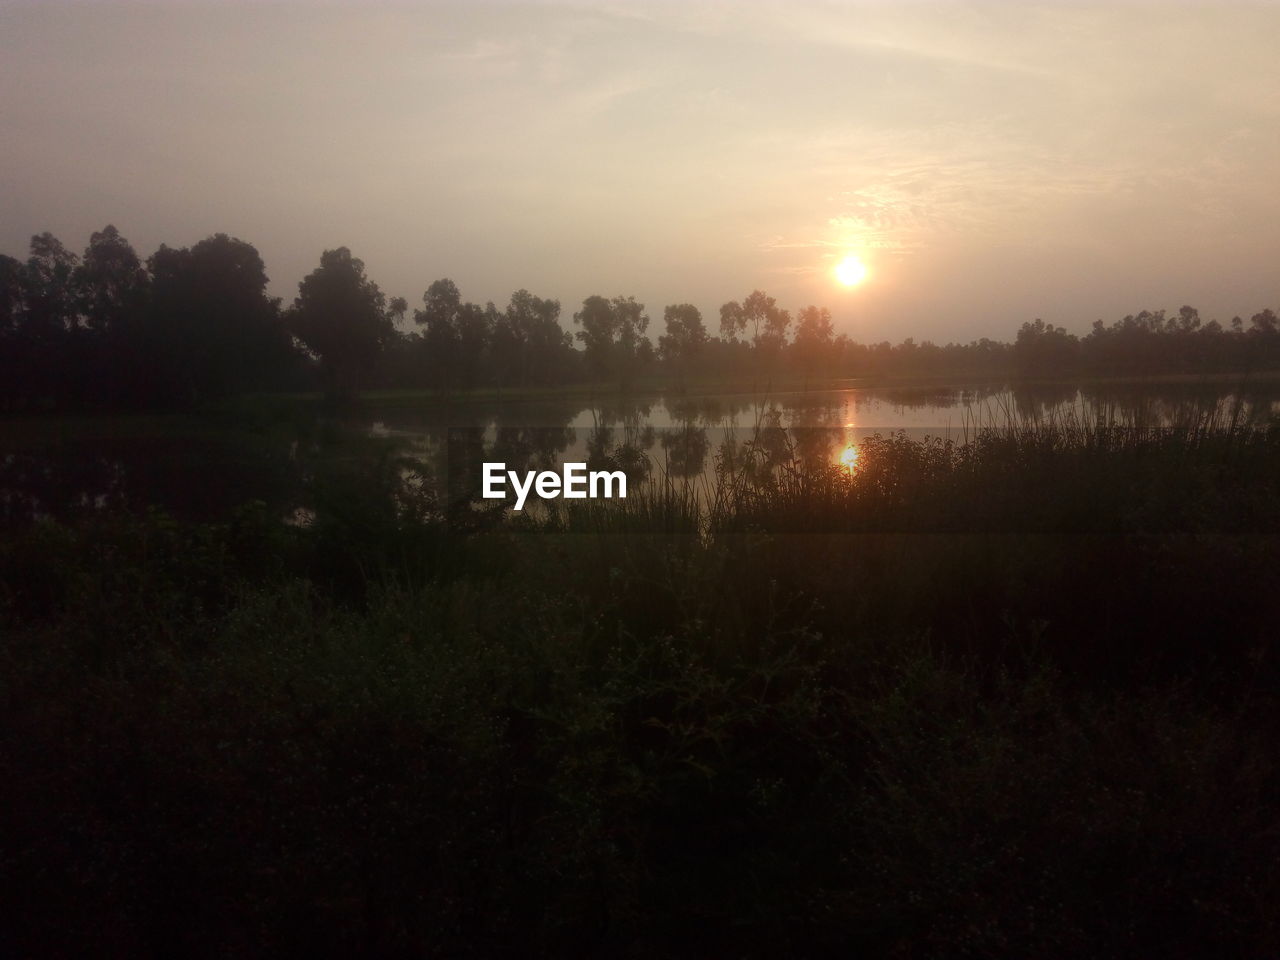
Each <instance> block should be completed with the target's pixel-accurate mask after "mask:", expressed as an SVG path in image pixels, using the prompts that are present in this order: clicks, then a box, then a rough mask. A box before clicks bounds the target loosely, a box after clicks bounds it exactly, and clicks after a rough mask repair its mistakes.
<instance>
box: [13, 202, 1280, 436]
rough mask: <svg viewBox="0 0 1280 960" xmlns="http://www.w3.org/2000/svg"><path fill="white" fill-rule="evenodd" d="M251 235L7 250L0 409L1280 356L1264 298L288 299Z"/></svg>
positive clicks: (441, 295)
mask: <svg viewBox="0 0 1280 960" xmlns="http://www.w3.org/2000/svg"><path fill="white" fill-rule="evenodd" d="M266 291H267V275H266V270H265V267H264V265H263V263H262V260H261V258H260V257H259V255H258V253H257V251H256V250H255V249H254V248H253V246H252V245H250V244H248V243H246V242H244V241H242V240H238V239H235V238H231V237H228V236H227V235H226V234H217V235H215V236H212V237H210V238H208V239H207V240H203V241H201V242H200V243H197V244H195V245H194V246H193V247H190V248H180V249H175V248H170V247H167V246H161V247H160V249H159V250H157V251H156V252H155V253H154V254H153V255H152V256H151V257H150V258H149V259H148V260H147V261H146V262H145V264H144V263H143V262H142V261H141V260H140V258H139V257H138V255H137V254H136V253H135V252H134V250H133V248H132V247H131V246H130V245H129V243H128V242H127V241H126V240H125V239H124V238H123V237H122V236H121V235H120V233H119V232H118V231H117V230H116V229H115V227H113V226H107V227H106V228H104V229H103V230H102V231H100V232H98V233H95V234H93V235H92V237H91V238H90V241H89V245H88V247H87V249H86V250H85V253H84V256H83V258H82V257H78V256H77V255H76V254H74V253H72V252H70V251H69V250H68V249H67V248H66V247H65V246H63V244H62V243H61V242H60V241H59V240H58V239H57V238H56V237H54V236H52V235H51V234H48V233H43V234H39V235H37V236H35V237H33V238H32V240H31V247H30V251H29V255H28V258H27V260H26V262H21V261H19V260H16V259H14V258H12V257H4V256H0V409H6V410H9V411H16V412H34V411H42V410H45V411H47V410H65V409H85V408H94V407H148V408H155V409H182V408H192V407H198V406H201V405H204V404H206V403H208V402H209V401H212V400H219V399H223V398H226V397H229V396H234V395H236V394H241V393H246V392H255V391H288V390H315V389H321V390H323V391H325V392H327V393H331V394H345V393H350V392H352V391H354V390H360V389H374V388H407V389H427V390H432V391H436V392H439V393H452V392H454V391H459V390H463V391H466V390H475V389H478V388H499V389H504V388H517V389H520V388H527V387H547V386H554V385H561V384H575V383H591V382H595V383H605V384H616V385H617V387H618V388H619V389H622V390H627V389H630V388H632V387H635V386H636V385H637V384H638V383H639V382H640V380H641V378H647V379H648V381H649V382H653V381H655V380H656V381H657V382H663V381H669V382H674V383H676V384H679V385H682V386H683V385H686V384H687V383H688V382H689V381H690V380H691V379H693V378H695V377H696V378H709V379H716V378H719V379H734V378H741V379H747V380H751V381H753V382H755V383H757V384H758V385H761V386H763V385H764V384H765V383H768V382H771V381H773V380H775V379H778V378H786V377H794V378H796V379H798V380H803V381H805V382H806V383H807V382H810V381H814V380H817V379H821V378H849V377H860V378H918V377H938V378H943V377H946V378H954V377H975V378H976V377H987V378H990V377H1000V378H1007V377H1034V378H1042V379H1043V378H1066V379H1074V378H1079V377H1082V376H1106V377H1113V376H1131V375H1143V376H1147V375H1154V374H1178V373H1191V374H1204V373H1233V374H1248V373H1253V372H1258V371H1272V370H1276V369H1280V322H1278V321H1277V319H1276V315H1275V313H1274V312H1273V311H1271V310H1269V309H1268V310H1263V311H1261V312H1260V313H1257V314H1254V315H1253V317H1252V318H1251V319H1250V321H1249V322H1248V324H1246V323H1245V322H1244V321H1243V320H1241V319H1240V318H1239V317H1236V318H1233V319H1232V320H1231V321H1230V323H1228V324H1226V325H1223V324H1221V323H1219V322H1218V321H1213V320H1211V321H1209V322H1207V323H1206V322H1202V321H1201V318H1200V316H1199V313H1198V312H1197V311H1196V310H1195V309H1194V308H1192V307H1189V306H1184V307H1182V308H1181V309H1180V310H1179V311H1178V314H1177V315H1176V316H1174V317H1166V316H1165V313H1164V311H1163V310H1156V311H1142V312H1140V313H1138V314H1136V315H1131V316H1127V317H1125V318H1124V319H1122V320H1120V321H1119V322H1117V323H1115V324H1112V325H1111V326H1107V325H1106V324H1104V323H1103V322H1102V321H1101V320H1099V321H1097V322H1095V323H1094V325H1093V328H1092V330H1091V332H1090V333H1088V334H1087V335H1085V336H1083V337H1081V336H1078V335H1076V334H1072V333H1069V332H1068V331H1067V330H1066V329H1065V328H1064V327H1061V326H1055V325H1053V324H1050V323H1045V322H1044V321H1043V320H1039V319H1037V320H1036V321H1034V322H1029V323H1024V324H1023V325H1022V327H1021V328H1020V329H1019V330H1018V331H1017V336H1016V338H1015V341H1014V342H1013V343H1012V344H1006V343H1000V342H997V341H993V340H989V339H982V340H977V341H974V342H971V343H967V344H962V343H948V344H944V345H939V344H935V343H932V342H929V341H924V342H920V343H917V342H916V341H915V340H914V339H913V338H910V337H909V338H907V339H906V340H904V341H903V342H902V343H900V344H896V345H894V344H890V343H888V342H882V343H877V344H863V343H857V342H854V341H852V340H850V339H849V338H848V336H846V335H844V334H840V335H836V334H835V332H834V328H833V323H832V319H831V316H830V313H829V311H827V310H826V309H825V308H823V307H820V306H817V305H811V306H807V307H805V308H803V309H802V310H800V311H798V312H797V314H796V315H795V317H794V322H793V317H792V314H791V313H790V312H789V311H788V310H785V309H783V308H782V307H780V306H779V305H778V304H777V302H776V300H775V299H774V298H773V297H770V296H769V295H768V294H767V293H765V292H763V291H760V290H755V291H752V293H751V294H750V295H749V296H747V297H746V298H744V299H743V300H742V301H741V302H739V301H731V302H729V303H725V304H724V305H723V306H721V307H720V311H719V312H720V335H719V336H718V337H710V336H708V335H707V331H706V327H705V325H704V324H703V321H702V315H701V312H700V311H699V310H698V308H697V307H695V306H693V305H691V304H687V303H684V304H671V305H668V306H667V307H665V308H664V311H663V322H664V330H663V332H662V333H661V335H660V336H659V337H658V338H657V344H656V347H655V344H654V342H653V341H652V340H651V339H650V338H649V336H648V335H647V330H648V324H649V317H648V314H647V313H646V312H645V307H644V305H643V304H641V303H638V302H637V301H636V299H635V298H634V297H632V296H616V297H613V298H612V299H609V298H605V297H602V296H598V295H593V296H590V297H587V298H586V299H585V300H584V301H583V304H582V309H581V310H579V311H578V312H576V313H575V314H574V316H573V322H574V324H575V325H577V326H578V327H580V329H579V330H577V336H576V339H577V341H578V342H579V343H580V344H581V347H582V349H581V350H578V349H575V348H574V336H573V335H572V334H571V333H570V332H569V331H567V330H566V329H564V327H563V325H562V322H561V316H560V313H561V310H560V303H559V301H557V300H551V299H544V298H542V297H539V296H536V295H534V294H532V293H530V292H529V291H527V290H519V291H517V292H515V293H514V294H512V296H511V299H510V302H509V303H508V304H507V306H506V307H505V308H504V309H499V308H498V307H496V306H495V305H494V304H493V303H487V304H485V305H484V306H480V305H479V304H476V303H471V302H468V301H465V300H464V299H463V296H462V293H461V291H460V290H459V289H458V287H457V285H456V284H454V283H453V281H451V280H448V279H440V280H436V281H434V282H433V283H431V284H430V285H429V286H428V287H427V290H426V292H425V293H424V294H423V297H422V307H421V308H420V309H417V310H415V311H414V312H413V321H414V326H415V327H416V328H417V329H416V330H413V331H408V332H406V331H403V330H401V329H399V325H400V323H401V321H402V320H403V318H404V317H405V316H406V314H407V313H408V304H407V303H406V302H405V300H404V299H403V298H401V297H390V298H388V297H387V296H386V295H385V294H384V293H383V292H382V290H381V289H380V288H379V287H378V285H377V284H376V283H375V282H374V281H373V280H372V279H370V278H369V277H368V276H366V274H365V270H364V265H363V263H362V262H361V261H360V260H359V259H357V258H355V257H354V256H352V254H351V252H350V251H349V250H348V249H347V248H345V247H340V248H338V249H336V250H329V251H325V252H324V254H323V255H322V257H321V262H320V266H319V267H318V268H317V269H316V270H314V271H313V272H312V273H311V274H310V275H308V276H307V277H306V278H305V279H304V280H303V281H302V282H301V283H300V284H299V289H298V295H297V297H296V298H295V299H294V301H293V304H292V306H291V307H289V308H288V309H287V310H286V309H282V307H281V304H280V302H279V301H278V300H276V299H274V298H271V297H269V296H268V295H267V292H266Z"/></svg>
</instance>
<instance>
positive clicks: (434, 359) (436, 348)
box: [413, 279, 462, 389]
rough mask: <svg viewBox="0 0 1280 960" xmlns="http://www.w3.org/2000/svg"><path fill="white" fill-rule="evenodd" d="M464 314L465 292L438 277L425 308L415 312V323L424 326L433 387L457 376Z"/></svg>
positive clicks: (425, 298)
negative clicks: (461, 322) (461, 324)
mask: <svg viewBox="0 0 1280 960" xmlns="http://www.w3.org/2000/svg"><path fill="white" fill-rule="evenodd" d="M461 314H462V295H461V294H460V293H459V292H458V287H457V285H456V284H455V283H454V282H453V281H452V280H448V279H444V280H436V281H435V282H434V283H432V284H431V286H429V287H427V290H426V292H425V293H424V294H423V295H422V309H421V310H415V311H414V314H413V319H414V322H415V323H417V324H418V325H419V326H420V327H422V328H423V334H422V341H423V350H424V352H425V357H424V362H425V365H426V370H427V381H428V383H429V384H430V385H431V386H433V387H437V388H440V389H444V388H446V387H448V386H449V385H450V383H451V382H452V381H454V380H455V379H456V378H457V377H456V374H457V365H458V359H459V357H458V354H459V349H460V346H461V335H460V331H459V327H460V320H461Z"/></svg>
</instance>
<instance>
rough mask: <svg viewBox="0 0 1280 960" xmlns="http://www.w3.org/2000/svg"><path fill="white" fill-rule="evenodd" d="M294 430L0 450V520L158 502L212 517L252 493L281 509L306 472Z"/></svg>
mask: <svg viewBox="0 0 1280 960" xmlns="http://www.w3.org/2000/svg"><path fill="white" fill-rule="evenodd" d="M295 449H296V448H295V446H294V438H293V437H291V436H284V435H281V436H274V437H266V436H257V435H254V436H226V437H223V436H219V437H156V438H145V439H130V440H121V439H118V438H108V439H96V438H94V439H80V440H77V441H76V442H75V443H71V444H57V445H54V444H48V445H42V446H36V447H31V448H28V449H25V450H21V451H17V452H12V453H7V454H4V455H3V456H0V523H4V524H17V523H29V522H31V521H32V520H35V519H38V518H40V517H45V516H47V517H53V518H57V519H66V520H69V519H74V518H77V517H81V516H84V515H87V514H90V513H93V512H95V511H100V510H112V511H130V512H141V511H143V510H145V509H147V508H148V507H159V508H161V509H163V510H167V511H169V512H171V513H174V514H176V515H178V516H181V517H188V518H192V519H202V520H203V519H213V518H218V517H221V516H225V515H226V514H227V513H228V512H229V511H231V510H232V509H234V508H235V507H238V506H240V505H241V504H243V503H246V502H248V501H250V500H261V501H263V502H265V503H266V504H267V505H268V506H269V507H270V508H271V509H273V510H278V511H280V512H282V513H284V512H287V511H289V510H291V509H292V507H293V506H294V505H296V502H297V497H298V491H299V489H300V487H301V483H302V472H301V469H300V465H299V463H298V461H297V460H296V459H295V457H294V452H295Z"/></svg>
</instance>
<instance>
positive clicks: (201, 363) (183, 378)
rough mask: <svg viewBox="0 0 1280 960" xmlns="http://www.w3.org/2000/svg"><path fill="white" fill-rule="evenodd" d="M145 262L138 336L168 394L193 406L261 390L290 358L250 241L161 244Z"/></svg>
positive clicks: (289, 348)
mask: <svg viewBox="0 0 1280 960" xmlns="http://www.w3.org/2000/svg"><path fill="white" fill-rule="evenodd" d="M147 268H148V270H149V271H150V274H151V287H152V304H151V311H150V317H149V320H148V329H147V332H146V335H145V340H146V346H147V349H149V350H151V351H152V352H153V354H154V362H155V363H156V364H157V365H159V367H160V374H161V377H160V380H161V382H162V383H163V384H165V392H166V393H167V394H168V399H171V400H178V401H180V402H183V403H188V404H197V403H201V402H203V401H205V400H208V399H211V398H216V397H220V396H226V395H228V394H232V393H236V392H238V391H241V390H247V389H257V388H262V387H265V386H268V385H271V384H272V382H273V381H274V380H275V379H276V378H277V377H279V376H280V375H281V374H282V372H283V370H285V369H287V368H289V367H290V366H292V364H293V363H295V362H296V354H295V351H294V349H293V345H292V341H291V339H290V337H289V333H288V331H287V329H286V328H285V326H284V323H283V321H282V319H281V316H280V308H279V301H277V300H273V299H272V298H270V297H268V296H267V282H268V280H267V273H266V267H265V265H264V264H263V262H262V257H261V256H260V255H259V254H258V251H257V249H256V248H254V246H253V244H251V243H247V242H245V241H244V240H240V239H238V238H235V237H229V236H227V235H226V234H225V233H219V234H215V235H214V236H212V237H208V238H206V239H204V240H201V241H200V242H199V243H197V244H196V245H195V246H193V247H190V248H185V247H182V248H173V247H168V246H164V245H161V247H160V249H159V250H157V251H156V252H155V253H154V254H152V256H151V258H150V259H149V260H148V261H147Z"/></svg>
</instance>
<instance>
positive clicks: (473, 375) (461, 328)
mask: <svg viewBox="0 0 1280 960" xmlns="http://www.w3.org/2000/svg"><path fill="white" fill-rule="evenodd" d="M497 314H498V310H497V308H496V307H494V305H493V304H492V303H489V304H486V305H485V306H484V307H481V306H479V305H478V304H475V303H464V304H463V305H462V308H461V310H459V312H458V370H457V373H458V379H459V381H460V382H461V384H462V386H463V387H474V386H475V385H476V384H478V383H479V382H480V378H481V375H482V371H483V370H484V364H485V361H486V359H487V354H488V351H489V344H490V341H491V340H492V337H493V328H494V324H495V321H496V319H497Z"/></svg>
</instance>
